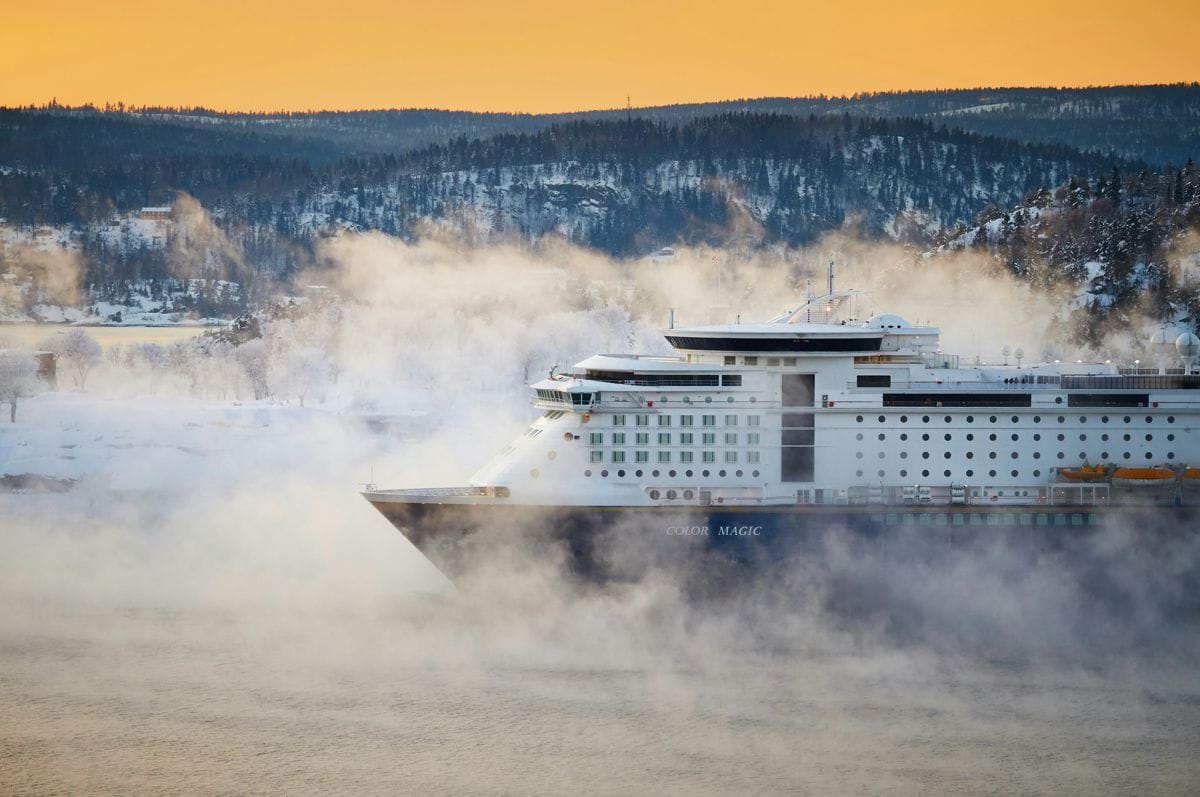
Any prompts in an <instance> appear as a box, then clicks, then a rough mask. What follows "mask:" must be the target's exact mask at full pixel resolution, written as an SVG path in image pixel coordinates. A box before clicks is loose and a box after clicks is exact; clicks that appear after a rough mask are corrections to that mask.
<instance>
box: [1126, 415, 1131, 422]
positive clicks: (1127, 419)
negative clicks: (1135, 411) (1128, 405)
mask: <svg viewBox="0 0 1200 797" xmlns="http://www.w3.org/2000/svg"><path fill="white" fill-rule="evenodd" d="M1130 420H1131V419H1130V417H1129V416H1128V415H1126V416H1125V423H1129V421H1130Z"/></svg>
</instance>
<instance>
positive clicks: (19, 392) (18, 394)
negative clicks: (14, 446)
mask: <svg viewBox="0 0 1200 797" xmlns="http://www.w3.org/2000/svg"><path fill="white" fill-rule="evenodd" d="M37 389H38V379H37V359H36V356H35V355H34V353H33V352H31V351H29V350H27V349H0V401H4V402H7V403H8V420H9V422H10V423H16V422H17V404H18V403H19V402H20V401H21V399H23V398H28V397H29V396H32V395H33V394H34V393H36V392H37Z"/></svg>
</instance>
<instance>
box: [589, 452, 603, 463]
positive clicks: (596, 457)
mask: <svg viewBox="0 0 1200 797" xmlns="http://www.w3.org/2000/svg"><path fill="white" fill-rule="evenodd" d="M591 461H592V462H603V461H604V452H603V451H592V452H591Z"/></svg>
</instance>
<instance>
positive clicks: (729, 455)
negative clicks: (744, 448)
mask: <svg viewBox="0 0 1200 797" xmlns="http://www.w3.org/2000/svg"><path fill="white" fill-rule="evenodd" d="M725 461H726V462H737V452H736V451H726V452H725Z"/></svg>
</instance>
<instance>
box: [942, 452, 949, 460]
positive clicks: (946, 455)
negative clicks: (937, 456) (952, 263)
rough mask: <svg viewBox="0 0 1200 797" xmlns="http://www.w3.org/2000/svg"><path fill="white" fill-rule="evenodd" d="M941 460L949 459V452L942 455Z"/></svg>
mask: <svg viewBox="0 0 1200 797" xmlns="http://www.w3.org/2000/svg"><path fill="white" fill-rule="evenodd" d="M942 459H950V452H949V451H947V452H945V453H944V454H942Z"/></svg>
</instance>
